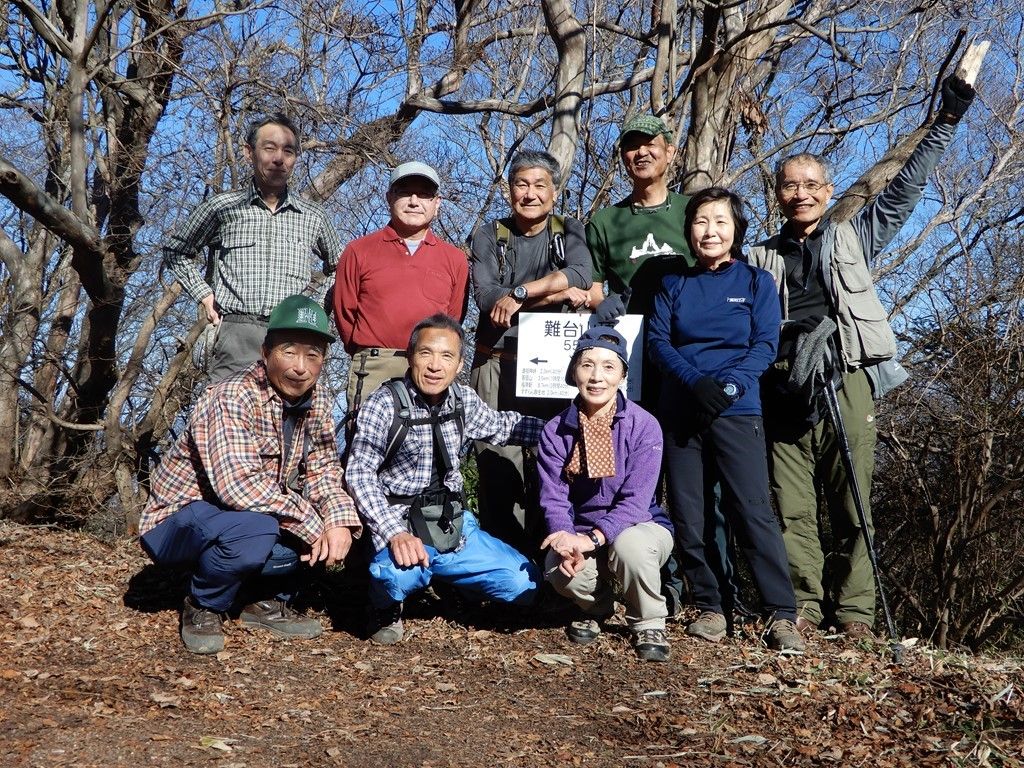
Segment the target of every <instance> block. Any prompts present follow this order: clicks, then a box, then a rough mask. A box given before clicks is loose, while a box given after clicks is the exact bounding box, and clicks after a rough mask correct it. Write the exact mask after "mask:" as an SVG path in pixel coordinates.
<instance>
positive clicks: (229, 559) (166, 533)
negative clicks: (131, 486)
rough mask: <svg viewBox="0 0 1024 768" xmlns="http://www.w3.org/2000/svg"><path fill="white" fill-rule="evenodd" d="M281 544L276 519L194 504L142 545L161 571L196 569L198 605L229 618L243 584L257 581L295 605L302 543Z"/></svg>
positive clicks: (164, 523) (163, 523)
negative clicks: (263, 580) (263, 579)
mask: <svg viewBox="0 0 1024 768" xmlns="http://www.w3.org/2000/svg"><path fill="white" fill-rule="evenodd" d="M281 538H282V534H281V532H280V530H279V527H278V523H277V520H276V519H274V518H273V517H271V516H270V515H265V514H263V513H261V512H238V511H234V510H223V509H220V508H218V507H215V506H214V505H213V504H208V503H207V502H205V501H194V502H192V503H191V504H187V505H185V506H184V507H182V508H181V509H179V510H178V511H177V512H175V513H174V514H173V515H171V516H170V517H168V518H167V519H165V520H162V521H161V522H160V523H159V525H157V526H156V527H155V528H153V529H152V530H150V531H148V532H147V533H146V534H145V535H143V536H142V538H141V539H140V543H141V544H142V548H143V549H144V550H145V551H146V554H148V555H149V556H150V557H151V558H152V559H153V562H155V563H157V564H158V565H167V566H185V567H188V568H190V569H191V570H192V582H191V585H190V591H191V595H192V599H193V600H194V602H195V603H196V604H197V605H199V606H201V607H203V608H207V609H209V610H211V611H218V612H224V611H227V610H230V608H231V607H232V605H233V604H234V602H235V599H236V597H237V596H238V592H239V590H240V589H241V587H242V584H243V583H244V582H245V581H246V580H247V579H249V578H250V577H254V576H263V577H268V582H267V588H268V589H272V590H273V592H274V593H275V594H276V595H277V597H279V598H281V599H283V600H289V599H291V597H292V596H293V595H294V592H295V579H294V577H295V573H296V571H298V567H299V554H298V552H297V551H296V549H295V546H297V545H298V543H297V541H296V540H295V539H294V537H291V536H290V535H288V534H284V540H283V541H279V539H281ZM289 539H290V540H291V541H289ZM292 544H294V545H295V546H291V545H292ZM264 596H265V595H261V597H264Z"/></svg>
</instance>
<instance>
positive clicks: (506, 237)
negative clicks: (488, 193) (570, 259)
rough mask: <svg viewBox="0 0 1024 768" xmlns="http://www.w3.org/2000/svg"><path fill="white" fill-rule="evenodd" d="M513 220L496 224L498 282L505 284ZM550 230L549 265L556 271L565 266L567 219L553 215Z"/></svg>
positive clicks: (549, 225) (502, 220)
mask: <svg viewBox="0 0 1024 768" xmlns="http://www.w3.org/2000/svg"><path fill="white" fill-rule="evenodd" d="M511 221H512V220H511V219H498V220H497V221H495V222H494V241H495V245H496V248H497V254H496V255H497V257H498V282H499V283H503V282H505V255H506V253H507V252H508V244H509V242H511V240H512V229H511V227H510V226H509V223H511ZM548 230H549V231H550V232H551V243H550V244H549V245H548V263H549V264H550V265H551V266H552V267H554V268H555V269H561V268H562V267H564V266H565V219H563V218H562V217H561V216H558V215H556V214H551V217H550V219H549V220H548Z"/></svg>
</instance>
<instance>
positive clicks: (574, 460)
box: [565, 400, 618, 482]
mask: <svg viewBox="0 0 1024 768" xmlns="http://www.w3.org/2000/svg"><path fill="white" fill-rule="evenodd" d="M617 408H618V402H617V400H615V401H612V407H611V410H610V411H608V412H607V413H605V414H600V415H597V416H594V417H592V418H587V415H586V414H585V413H583V411H582V410H581V411H579V417H580V434H579V438H578V439H577V440H576V445H574V446H573V449H572V455H571V456H570V457H569V463H568V464H566V465H565V474H566V477H567V478H568V479H569V482H572V481H573V480H575V479H576V478H578V477H580V476H582V475H583V474H584V472H585V473H586V476H587V477H589V478H591V479H596V478H599V477H614V476H615V446H614V444H613V442H612V419H613V418H614V417H615V411H616V409H617Z"/></svg>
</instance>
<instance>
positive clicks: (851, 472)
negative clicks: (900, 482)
mask: <svg viewBox="0 0 1024 768" xmlns="http://www.w3.org/2000/svg"><path fill="white" fill-rule="evenodd" d="M825 403H826V404H827V405H828V414H829V417H830V418H831V419H832V426H834V427H835V429H836V436H837V437H838V439H839V454H840V455H841V456H842V459H843V466H844V467H846V478H847V482H848V483H849V484H850V492H851V493H852V494H853V504H854V506H855V507H856V508H857V517H858V518H859V519H860V530H861V533H863V534H864V543H865V544H867V547H868V559H869V560H870V561H871V571H872V572H873V573H874V575H875V584H876V585H877V586H878V597H879V601H880V602H881V603H882V613H883V614H884V616H885V627H886V630H887V631H888V632H889V639H890V641H891V642H890V646H889V648H890V650H891V651H892V655H893V660H894V661H895V662H896V663H897V664H902V663H903V645H902V644H901V643H900V641H899V636H898V634H897V632H896V622H894V621H893V620H892V614H891V613H890V612H889V603H888V601H887V600H886V599H885V590H884V589H882V574H881V571H880V570H879V568H878V555H877V554H876V553H875V545H874V542H873V541H872V540H871V531H870V530H869V528H868V516H867V513H866V512H865V511H864V500H863V497H862V496H861V495H860V482H858V480H857V473H856V471H855V469H854V466H853V453H852V452H851V450H850V440H849V437H848V435H847V432H846V425H845V424H844V423H843V414H842V413H841V412H840V410H839V396H838V395H837V394H836V384H835V380H834V379H833V377H832V375H831V372H827V373H826V374H825Z"/></svg>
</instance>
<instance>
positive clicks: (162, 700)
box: [149, 691, 181, 709]
mask: <svg viewBox="0 0 1024 768" xmlns="http://www.w3.org/2000/svg"><path fill="white" fill-rule="evenodd" d="M149 698H150V700H151V701H153V702H154V703H156V704H159V705H160V708H161V709H166V708H167V707H177V706H178V705H179V704H181V697H180V696H172V695H171V694H169V693H160V692H159V691H154V692H153V693H151V694H149Z"/></svg>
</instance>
